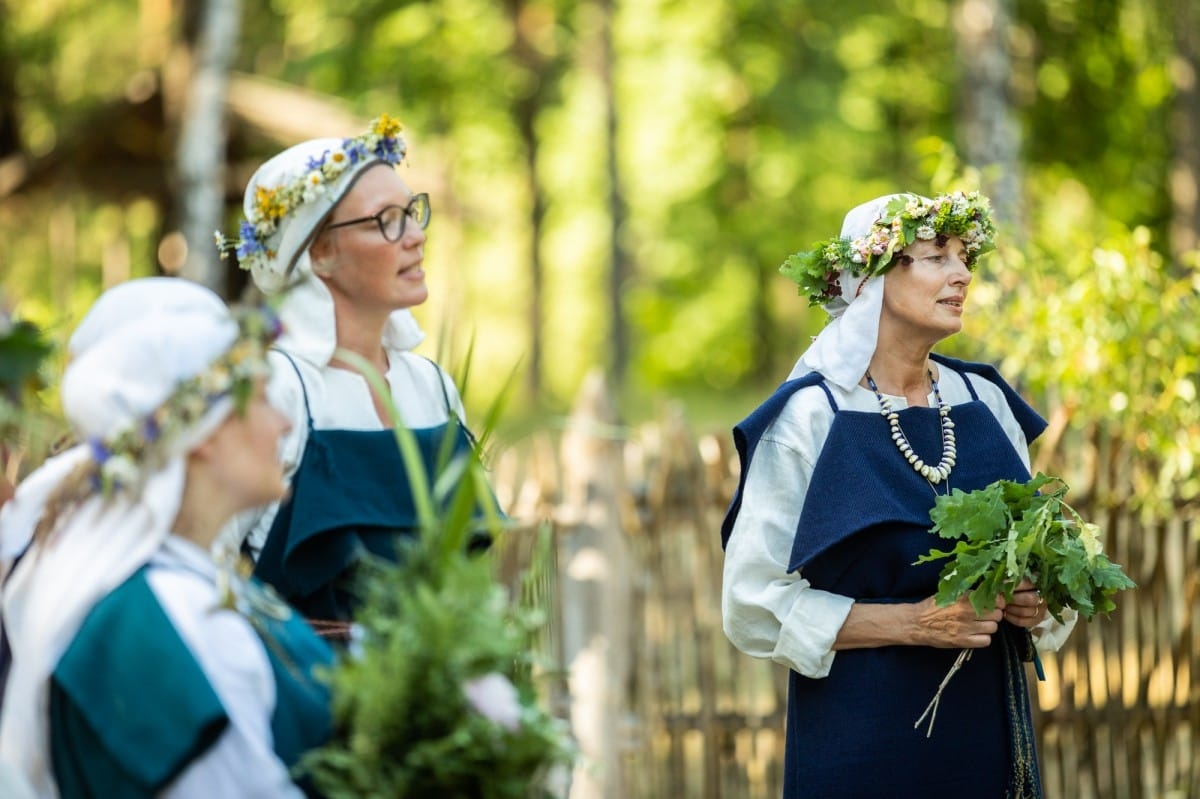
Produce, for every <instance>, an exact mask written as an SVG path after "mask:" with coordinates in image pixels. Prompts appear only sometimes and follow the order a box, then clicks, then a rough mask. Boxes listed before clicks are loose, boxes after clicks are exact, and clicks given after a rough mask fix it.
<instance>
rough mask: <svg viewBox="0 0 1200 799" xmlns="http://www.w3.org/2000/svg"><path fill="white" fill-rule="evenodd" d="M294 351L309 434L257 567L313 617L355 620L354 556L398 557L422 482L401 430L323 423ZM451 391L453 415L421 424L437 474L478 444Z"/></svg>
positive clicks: (482, 543) (480, 544)
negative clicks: (415, 480) (400, 439)
mask: <svg viewBox="0 0 1200 799" xmlns="http://www.w3.org/2000/svg"><path fill="white" fill-rule="evenodd" d="M284 355H287V353H284ZM287 358H288V361H289V362H290V363H291V364H292V368H293V369H295V370H296V377H297V379H298V380H300V387H301V390H302V391H303V393H304V412H305V416H306V417H307V420H308V422H307V423H308V441H307V443H306V444H305V447H304V454H303V455H302V456H301V458H300V464H299V466H298V467H297V468H296V472H295V474H294V475H293V476H292V490H291V493H290V495H289V496H288V498H287V499H286V500H285V501H284V502H283V503H282V504H281V505H280V507H279V512H278V513H277V514H276V516H275V520H274V521H273V522H272V525H271V529H270V531H269V532H268V533H267V539H266V541H265V543H264V544H263V548H262V552H261V553H259V557H258V561H257V563H256V565H255V571H254V574H255V576H256V577H258V578H260V579H262V580H263V581H264V582H267V583H269V584H270V585H272V586H274V588H275V590H276V591H278V592H279V593H280V594H281V595H283V597H284V598H285V599H286V600H287V601H288V602H289V603H290V604H291V605H292V606H293V607H295V608H296V609H297V610H299V611H300V612H301V613H302V614H304V615H305V616H306V617H308V618H309V619H312V620H320V621H348V620H350V619H352V618H353V615H354V609H355V606H356V605H357V601H358V600H357V597H356V595H355V591H354V585H353V567H354V565H355V564H356V563H357V562H358V561H359V560H360V559H361V558H362V557H363V556H364V555H367V554H371V555H375V556H379V557H382V558H384V559H387V560H393V561H394V560H395V559H396V557H397V555H398V553H397V548H396V544H397V540H398V538H399V537H402V536H411V535H413V534H414V533H415V531H416V530H417V528H418V520H417V512H416V507H415V505H414V503H413V497H412V487H411V485H410V482H409V477H408V472H407V470H406V469H405V467H404V463H403V460H402V459H401V456H400V450H399V447H398V446H397V443H396V436H395V432H394V431H393V430H391V429H383V430H344V429H336V428H330V429H318V428H315V427H314V426H313V417H312V409H311V408H310V407H309V404H308V390H307V389H306V388H305V387H304V379H303V377H302V376H301V375H300V370H299V369H298V368H297V367H296V362H295V361H293V360H292V358H291V356H290V355H287ZM443 392H445V386H444V385H443ZM444 399H445V401H446V412H447V421H446V422H445V423H443V424H440V425H435V426H433V427H426V428H414V429H412V432H413V434H414V436H415V437H416V440H417V444H418V446H419V448H420V452H421V460H422V462H423V463H424V466H425V472H426V474H427V475H429V476H430V480H431V481H432V479H433V477H434V476H436V474H437V470H438V468H439V466H440V465H442V464H445V463H447V462H448V461H449V460H450V459H451V458H453V457H455V456H457V455H460V454H464V453H467V452H470V451H471V449H473V448H474V446H475V442H474V439H473V438H472V436H471V434H470V432H469V431H468V430H467V428H466V426H465V425H463V424H462V423H461V421H459V418H458V415H457V414H456V413H455V412H454V410H453V408H452V406H451V403H450V397H449V395H448V394H445V393H444ZM489 499H491V498H489ZM478 515H482V514H481V512H480V513H478V514H477V516H478ZM489 544H490V538H489V537H488V536H487V535H486V534H483V533H479V534H476V535H475V536H474V537H473V538H472V540H471V547H472V549H477V548H485V547H486V546H488V545H489Z"/></svg>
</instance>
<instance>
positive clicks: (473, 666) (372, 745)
mask: <svg viewBox="0 0 1200 799" xmlns="http://www.w3.org/2000/svg"><path fill="white" fill-rule="evenodd" d="M339 357H342V358H344V359H345V360H347V361H348V362H352V363H353V364H354V365H356V366H358V368H359V369H360V371H362V372H363V374H364V375H365V376H366V377H367V380H368V382H369V383H371V385H372V387H373V388H374V389H375V391H376V394H377V396H381V397H386V396H388V393H387V390H386V387H385V385H384V384H383V382H382V379H381V378H380V377H379V375H378V373H376V372H374V371H372V370H371V369H370V367H369V366H368V365H367V364H366V362H365V361H362V360H361V359H356V358H355V357H354V356H353V355H352V354H350V353H341V352H339ZM391 411H392V415H393V428H394V429H395V431H396V437H397V443H398V445H399V447H400V451H401V455H402V457H403V459H404V463H405V467H406V469H407V470H408V472H409V475H410V480H411V482H412V486H413V494H414V502H415V505H416V508H417V514H418V517H419V519H420V521H421V531H420V534H419V535H418V536H414V537H413V538H412V539H411V540H409V541H408V543H402V544H400V546H401V547H402V550H401V554H400V557H399V559H398V562H397V563H391V562H382V561H372V562H370V563H368V564H366V565H365V566H364V568H363V571H362V574H361V580H360V585H361V592H362V594H361V599H362V604H361V606H360V608H359V610H358V611H357V614H356V620H355V625H354V627H353V629H352V640H351V643H350V646H349V647H348V651H347V652H346V653H345V655H344V656H343V657H341V658H340V660H339V662H338V663H337V665H336V666H335V667H334V669H333V671H332V673H331V674H330V675H329V676H330V680H331V687H332V693H333V703H334V704H333V714H334V725H335V733H334V740H332V741H331V742H330V743H329V744H327V745H326V746H324V747H322V748H320V749H317V750H315V751H313V752H311V753H309V754H308V755H307V756H306V757H305V759H304V761H303V762H302V764H301V767H302V768H303V769H304V770H305V772H306V773H307V774H308V775H309V777H310V778H311V779H312V781H313V782H314V784H315V785H316V787H317V788H318V789H319V790H320V791H321V792H322V793H323V794H324V795H326V796H328V797H329V799H351V798H354V799H359V798H361V797H389V799H393V798H394V799H404V797H431V796H433V797H437V796H444V797H472V798H474V797H478V798H479V799H529V798H530V797H539V799H540V798H541V797H550V796H552V795H553V793H552V791H551V789H550V788H549V787H547V786H548V783H547V778H548V777H549V776H550V775H551V773H552V772H554V771H555V770H559V771H561V770H564V769H567V768H568V767H569V766H570V765H571V764H572V762H573V760H574V758H575V747H574V745H573V743H572V741H571V739H570V736H569V735H568V731H567V729H566V725H565V724H564V722H562V721H561V720H559V719H557V718H555V717H554V716H552V715H551V714H550V713H548V712H547V711H545V710H543V709H542V708H541V707H539V705H538V693H537V690H536V682H535V667H536V664H535V663H534V661H533V655H532V654H531V652H532V651H533V649H534V646H533V640H534V638H535V636H536V635H537V633H538V631H539V630H540V629H541V627H542V626H543V624H544V615H543V614H542V613H541V612H540V611H539V610H538V609H537V608H532V607H527V606H526V607H523V606H520V605H519V604H517V603H515V602H513V601H511V600H510V598H509V596H508V594H507V591H506V590H505V588H504V587H503V586H501V585H500V584H499V583H497V582H496V580H495V579H494V577H493V575H492V565H491V562H490V559H489V558H488V557H487V556H486V555H478V554H477V555H472V554H470V553H469V552H468V550H469V549H470V547H469V543H470V541H471V540H472V539H473V537H474V536H475V535H477V534H478V533H479V532H480V529H479V527H480V519H479V509H483V511H484V513H485V516H484V519H483V525H484V526H485V527H486V528H487V530H488V531H490V532H491V533H493V534H494V533H496V532H498V531H499V530H500V529H501V527H502V526H503V525H502V521H501V519H500V518H499V513H498V511H496V510H495V502H494V500H493V499H492V494H491V489H490V487H489V486H488V483H487V480H486V477H485V475H484V471H483V467H482V464H481V463H480V462H479V459H478V457H477V455H476V453H474V452H471V453H469V454H467V455H463V456H457V457H449V452H450V448H449V447H446V448H445V454H446V455H447V457H446V458H445V459H440V461H441V462H440V463H439V465H438V468H437V469H436V472H437V473H436V474H435V475H434V481H433V482H432V484H430V482H429V481H428V479H427V476H426V474H425V467H424V464H423V462H422V460H421V456H420V454H419V451H418V445H417V443H416V441H415V439H414V438H413V435H412V432H411V431H409V430H408V429H407V428H406V427H405V426H404V425H403V424H402V422H401V420H400V419H399V415H398V413H397V412H396V411H395V408H394V407H393V408H392V409H391ZM493 413H494V411H493ZM490 426H491V422H490V421H489V424H488V425H487V429H490ZM533 568H534V569H536V568H537V566H536V564H535V566H534V567H533Z"/></svg>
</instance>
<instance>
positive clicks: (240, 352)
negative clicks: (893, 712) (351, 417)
mask: <svg viewBox="0 0 1200 799" xmlns="http://www.w3.org/2000/svg"><path fill="white" fill-rule="evenodd" d="M237 323H238V336H237V338H236V339H235V340H234V342H233V345H232V346H230V348H229V349H228V350H227V351H226V352H225V354H224V355H222V356H221V357H220V358H218V359H217V360H216V361H214V362H213V363H212V364H211V365H210V366H209V367H208V369H206V370H205V371H204V372H203V373H201V374H199V375H197V376H196V377H192V378H189V379H188V380H184V381H183V382H181V383H179V384H178V385H177V386H176V387H175V390H174V391H172V392H171V396H169V397H167V399H166V401H164V402H163V404H162V405H160V406H159V407H158V408H156V409H155V410H154V411H153V412H152V413H150V414H149V415H148V416H146V417H144V418H143V419H141V420H140V421H138V422H136V423H134V424H133V426H131V427H129V428H127V429H125V430H122V431H121V432H119V433H117V434H116V435H113V436H111V437H108V438H106V439H102V438H100V437H92V438H90V439H89V440H88V442H87V443H88V446H89V447H90V448H91V451H92V460H93V461H94V462H95V471H94V473H93V475H92V488H93V490H97V491H100V492H101V493H103V494H104V495H106V496H111V495H112V494H114V493H115V492H118V491H122V490H125V489H127V488H130V487H132V486H134V485H136V484H137V482H138V480H139V479H140V477H141V475H142V474H143V473H144V472H145V471H146V469H145V468H144V464H146V463H148V462H149V463H151V464H152V465H157V464H158V463H160V462H161V460H162V459H163V457H164V456H165V453H166V451H167V450H168V449H169V447H170V445H171V444H172V443H173V442H174V441H176V440H177V439H178V438H179V436H180V435H181V434H182V433H183V432H185V431H187V430H189V429H191V428H192V427H193V426H195V425H196V424H197V423H198V422H199V421H200V420H201V419H202V418H203V417H204V414H206V413H207V412H208V411H209V409H210V408H212V406H213V405H214V404H215V403H216V402H217V401H218V400H221V399H224V398H225V397H231V398H232V399H233V402H234V406H235V408H237V410H238V412H241V411H242V410H244V409H245V407H246V403H247V402H248V401H249V399H250V396H251V395H252V393H253V391H254V381H255V380H256V379H258V378H260V377H266V376H267V375H268V373H269V366H268V363H267V350H268V349H269V348H270V346H271V343H272V342H273V341H275V339H277V338H278V337H279V335H280V333H282V332H283V327H282V325H281V324H280V322H279V318H278V317H277V316H275V314H274V313H273V312H272V311H271V310H270V309H268V308H265V307H264V308H252V309H247V310H245V311H242V312H240V313H239V314H238V316H237Z"/></svg>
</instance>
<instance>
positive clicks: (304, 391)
mask: <svg viewBox="0 0 1200 799" xmlns="http://www.w3.org/2000/svg"><path fill="white" fill-rule="evenodd" d="M274 350H275V351H276V352H278V353H279V354H280V355H282V356H283V357H285V358H287V360H288V363H290V364H291V365H292V371H293V372H295V373H296V380H298V381H299V382H300V395H301V396H302V397H304V418H305V419H307V420H308V431H309V432H310V433H311V432H312V429H313V417H312V408H311V407H309V404H308V387H307V386H305V385H304V375H302V374H300V367H299V366H297V365H296V359H295V358H293V357H292V356H291V355H290V354H289V353H288V352H287V351H286V350H281V349H279V348H278V347H275V348H274Z"/></svg>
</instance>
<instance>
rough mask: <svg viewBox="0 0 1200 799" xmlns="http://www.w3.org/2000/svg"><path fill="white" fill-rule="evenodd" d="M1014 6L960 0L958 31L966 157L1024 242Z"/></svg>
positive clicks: (994, 0)
mask: <svg viewBox="0 0 1200 799" xmlns="http://www.w3.org/2000/svg"><path fill="white" fill-rule="evenodd" d="M1179 1H1180V2H1186V0H1179ZM1010 2H1011V0H959V2H957V3H956V4H955V7H954V30H955V34H956V35H955V39H956V41H957V42H958V48H959V49H958V60H959V64H960V65H961V68H962V70H961V74H962V82H961V83H960V85H959V104H958V114H959V120H958V121H959V130H961V131H962V143H961V144H962V148H963V153H964V156H965V159H966V162H967V163H968V164H970V165H971V166H974V167H977V168H979V169H981V170H983V173H984V186H983V189H984V191H985V193H987V195H988V196H989V197H990V198H991V200H992V206H993V208H994V209H995V213H996V218H997V220H999V221H1000V222H1001V223H1002V224H1003V225H1004V226H1005V227H1006V228H1007V230H1008V231H1011V234H1010V235H1013V236H1014V237H1015V238H1016V240H1017V241H1018V242H1020V240H1022V239H1023V238H1024V227H1025V222H1024V219H1023V218H1022V213H1021V169H1020V156H1021V135H1020V129H1019V128H1018V126H1017V120H1016V118H1015V116H1014V114H1013V111H1012V105H1011V103H1010V102H1009V93H1008V79H1009V75H1011V74H1012V64H1011V62H1010V59H1009V53H1008V46H1007V43H1006V41H1005V39H1006V37H1007V35H1008V31H1009V27H1010V24H1011V19H1012V15H1011V9H1010V7H1009V6H1010ZM1006 232H1007V231H1006Z"/></svg>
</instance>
